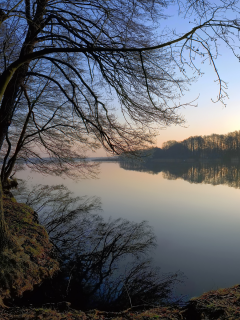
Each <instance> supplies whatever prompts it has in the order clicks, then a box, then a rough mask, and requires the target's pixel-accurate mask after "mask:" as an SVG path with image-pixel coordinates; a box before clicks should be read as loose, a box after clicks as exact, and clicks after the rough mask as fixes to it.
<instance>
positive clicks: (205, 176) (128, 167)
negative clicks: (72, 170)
mask: <svg viewBox="0 0 240 320" xmlns="http://www.w3.org/2000/svg"><path fill="white" fill-rule="evenodd" d="M100 169H101V170H100V174H99V176H98V179H92V180H80V181H78V182H74V181H72V180H70V179H65V180H63V179H62V178H59V177H54V178H53V177H43V176H41V175H39V174H36V173H31V172H30V171H28V170H26V171H24V172H23V171H22V172H19V174H18V177H19V178H23V179H28V180H29V183H42V184H59V183H63V184H65V185H66V186H67V187H68V188H69V189H70V190H71V191H73V192H74V193H75V194H76V195H88V196H98V197H100V198H101V201H102V209H103V211H102V212H101V214H102V215H103V216H104V217H106V219H107V218H109V217H110V216H111V217H113V218H119V217H122V218H126V219H128V220H131V221H135V222H140V221H142V220H147V221H148V222H149V224H150V225H151V226H152V227H153V228H154V232H155V234H156V236H157V241H158V247H157V249H156V250H155V251H154V254H153V259H154V263H155V264H157V265H159V266H160V267H161V270H162V272H175V271H178V270H180V271H182V272H183V273H184V274H185V276H186V279H185V282H184V284H183V285H181V286H180V287H178V288H176V294H178V293H182V294H185V295H187V296H188V298H191V297H192V296H197V295H200V294H202V293H203V292H205V291H208V290H211V289H217V288H220V287H229V286H232V285H235V284H238V283H240V189H239V186H240V170H239V167H238V166H236V165H234V164H233V165H231V166H225V165H216V164H215V165H212V166H211V165H207V164H202V165H197V164H196V165H192V164H184V166H182V165H180V164H177V163H174V164H167V165H164V164H154V165H151V166H150V165H142V164H135V165H133V164H129V163H128V164H126V163H125V164H124V163H123V164H119V163H101V165H100Z"/></svg>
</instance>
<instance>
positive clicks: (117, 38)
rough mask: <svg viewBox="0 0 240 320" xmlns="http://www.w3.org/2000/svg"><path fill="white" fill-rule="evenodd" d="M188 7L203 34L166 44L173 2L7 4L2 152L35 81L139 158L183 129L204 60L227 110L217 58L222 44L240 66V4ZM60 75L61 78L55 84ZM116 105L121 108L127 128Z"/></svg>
mask: <svg viewBox="0 0 240 320" xmlns="http://www.w3.org/2000/svg"><path fill="white" fill-rule="evenodd" d="M178 3H179V7H180V10H184V17H185V18H186V17H187V18H188V17H189V15H192V17H193V19H195V26H194V27H192V29H191V30H189V31H188V32H186V33H185V34H176V33H174V32H167V34H166V33H161V34H160V37H156V30H158V29H157V28H158V27H159V22H160V21H161V19H162V18H165V16H164V14H163V9H164V8H165V7H166V6H167V5H168V2H167V1H163V0H151V1H146V0H137V1H135V0H131V1H129V0H114V1H111V2H109V1H105V0H91V1H90V2H86V1H82V0H74V1H73V0H64V1H61V2H60V3H59V2H56V1H53V0H50V1H48V0H25V1H19V0H10V1H6V0H5V1H2V2H1V38H3V41H2V48H3V50H2V54H1V63H0V65H1V69H2V70H1V71H2V74H1V76H0V97H1V98H0V99H2V103H1V107H0V148H2V145H3V142H4V139H5V138H6V136H7V133H8V128H9V126H10V124H11V123H12V119H13V116H14V113H15V109H14V108H15V104H16V100H17V98H18V96H19V92H20V90H21V88H22V85H23V84H24V82H25V79H26V78H27V77H28V76H29V77H32V78H34V79H37V80H40V79H45V80H49V81H50V82H51V84H52V85H53V86H54V91H55V90H57V92H60V93H61V95H59V96H58V98H59V99H60V100H64V101H65V100H66V101H67V102H68V107H69V108H71V113H72V114H75V115H76V116H78V117H79V119H80V120H81V122H82V124H83V126H84V127H85V129H86V132H87V133H90V134H92V135H93V136H95V138H96V139H97V140H98V141H99V142H100V143H101V144H102V146H103V147H105V148H106V149H107V150H108V151H112V152H115V153H121V152H123V151H126V150H127V151H129V150H132V149H134V148H135V146H136V141H140V142H141V143H142V144H143V145H144V143H145V144H146V140H147V142H148V141H149V142H151V139H150V137H151V136H152V133H153V132H154V129H155V128H156V124H158V125H159V124H160V125H168V124H171V123H175V124H178V123H182V119H181V117H180V116H179V114H178V113H177V112H176V111H177V110H178V108H179V107H180V106H179V105H177V104H175V102H174V101H175V100H174V98H176V96H177V95H178V93H179V94H181V90H183V89H184V83H188V82H189V81H190V78H189V76H188V74H187V71H186V68H187V66H188V67H190V68H192V69H193V70H194V71H196V72H197V73H198V74H200V72H201V70H200V68H199V67H198V65H197V63H196V62H195V61H196V60H194V59H195V58H196V57H199V58H200V59H203V60H205V59H206V58H207V59H209V61H210V62H211V63H212V65H213V68H214V70H215V72H216V75H217V80H218V82H219V88H220V89H219V90H220V91H219V99H220V100H222V99H223V97H224V94H225V93H224V92H225V87H224V82H223V81H222V79H221V77H220V75H219V74H218V71H217V67H216V64H215V57H216V55H217V53H218V51H217V48H218V40H221V41H224V42H225V43H226V44H227V45H228V46H229V47H230V49H231V50H232V51H233V53H234V54H235V55H236V56H237V52H236V47H234V43H233V41H234V39H237V40H238V30H239V20H238V19H235V18H234V19H232V18H231V13H230V18H228V15H227V14H228V12H230V11H231V12H234V13H235V14H236V13H238V12H239V8H238V6H237V5H238V1H234V0H233V1H232V0H229V1H221V4H220V5H219V4H212V3H211V1H192V0H187V1H184V2H181V1H179V2H178ZM4 39H5V40H6V41H4ZM16 39H17V40H18V41H16ZM8 43H10V44H8ZM13 48H14V50H13ZM34 65H37V67H38V69H37V71H36V70H34V68H33V66H34ZM52 66H54V67H55V68H56V69H57V70H58V73H59V74H61V77H60V78H58V77H57V76H51V75H49V72H48V71H49V68H51V67H52ZM174 68H177V69H178V71H177V72H175V70H174ZM188 70H189V69H188ZM180 73H182V77H181V76H180V75H179V74H180ZM56 74H57V73H56ZM59 79H60V80H61V81H60V80H59ZM63 79H64V80H63ZM177 92H178V93H177ZM109 99H110V100H111V99H112V102H111V103H113V101H114V99H118V102H119V104H120V108H121V111H122V114H123V116H124V119H125V120H124V121H125V122H124V124H123V123H121V122H120V121H119V120H118V119H117V115H116V113H115V114H114V113H113V110H112V108H111V103H109V101H108V100H109ZM69 110H70V109H69ZM0 201H2V199H1V200H0ZM1 221H2V223H4V222H3V221H4V220H3V212H1Z"/></svg>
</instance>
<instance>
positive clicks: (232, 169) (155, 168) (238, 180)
mask: <svg viewBox="0 0 240 320" xmlns="http://www.w3.org/2000/svg"><path fill="white" fill-rule="evenodd" d="M120 167H121V168H122V169H124V170H133V171H140V172H147V173H150V174H158V173H160V172H162V176H163V177H164V178H165V179H168V180H176V179H183V180H186V181H188V182H190V183H206V184H212V185H220V184H225V185H228V186H229V187H234V188H240V164H239V163H229V162H228V163H221V162H180V161H179V162H165V163H164V162H154V161H151V162H150V161H149V162H146V163H144V162H120Z"/></svg>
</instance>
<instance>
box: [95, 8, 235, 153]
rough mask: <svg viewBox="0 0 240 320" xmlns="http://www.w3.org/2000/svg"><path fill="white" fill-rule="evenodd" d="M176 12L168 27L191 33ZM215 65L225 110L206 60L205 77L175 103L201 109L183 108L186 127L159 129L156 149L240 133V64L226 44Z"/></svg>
mask: <svg viewBox="0 0 240 320" xmlns="http://www.w3.org/2000/svg"><path fill="white" fill-rule="evenodd" d="M175 9H176V8H174V7H171V9H169V12H168V13H170V15H172V18H169V19H167V20H166V22H165V23H166V25H167V26H169V27H171V28H172V29H174V28H176V29H177V30H178V31H179V29H180V28H181V32H187V31H189V30H190V29H191V27H192V26H193V25H191V23H190V22H189V21H187V20H188V19H186V20H185V21H184V20H182V19H181V17H178V16H177V15H176V12H177V11H176V10H175ZM215 63H216V67H217V69H218V72H219V75H220V77H221V79H222V80H223V81H225V82H226V84H227V86H228V89H227V90H226V91H227V94H228V98H227V97H226V98H225V103H226V107H225V106H224V105H223V104H222V103H220V102H217V103H214V102H213V101H216V100H217V96H218V93H219V86H218V83H217V81H216V80H217V76H216V73H215V72H214V69H213V66H212V65H210V63H209V61H207V60H206V61H205V62H204V64H201V62H198V67H200V68H201V71H202V72H203V73H204V74H203V75H202V76H201V77H199V78H198V79H197V81H194V82H193V83H192V84H191V85H190V86H189V87H188V91H184V92H183V96H182V98H181V99H179V100H177V101H175V102H176V103H177V104H185V103H189V102H191V101H194V100H196V99H197V100H196V101H195V104H197V105H198V106H197V107H194V106H186V107H182V108H180V109H179V113H180V114H181V115H182V116H183V117H184V118H185V120H186V123H185V127H181V126H169V127H166V128H165V129H159V136H158V138H157V141H156V146H157V147H162V143H163V142H165V141H168V140H176V141H182V140H184V139H187V138H188V137H190V136H205V135H211V134H213V133H216V134H227V133H229V132H233V131H236V130H240V94H239V93H240V90H239V74H240V63H239V60H238V59H237V58H236V57H235V56H234V55H233V53H232V52H231V50H229V49H228V48H227V47H226V44H220V46H219V56H218V58H217V59H216V60H215ZM190 71H191V70H189V72H190ZM189 76H195V74H192V75H191V72H190V73H189ZM139 98H141V97H139ZM212 100H213V101H212ZM116 108H117V106H116ZM89 156H103V157H105V156H107V154H106V152H105V151H104V150H98V151H97V152H96V153H91V155H90V154H89Z"/></svg>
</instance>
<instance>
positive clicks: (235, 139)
mask: <svg viewBox="0 0 240 320" xmlns="http://www.w3.org/2000/svg"><path fill="white" fill-rule="evenodd" d="M235 157H240V131H234V132H230V133H228V134H225V135H224V134H211V135H209V136H195V137H190V138H188V139H185V140H183V141H181V142H178V141H175V140H170V141H167V142H164V143H163V147H162V149H161V148H154V149H153V150H152V154H151V158H152V159H159V158H162V159H166V158H168V159H173V158H175V159H190V158H191V159H224V160H228V159H232V158H235Z"/></svg>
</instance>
